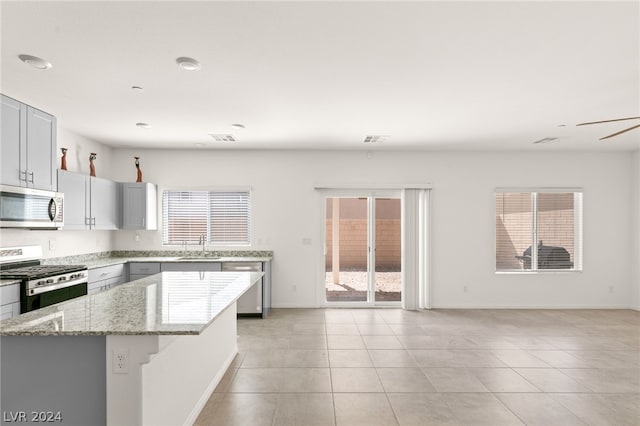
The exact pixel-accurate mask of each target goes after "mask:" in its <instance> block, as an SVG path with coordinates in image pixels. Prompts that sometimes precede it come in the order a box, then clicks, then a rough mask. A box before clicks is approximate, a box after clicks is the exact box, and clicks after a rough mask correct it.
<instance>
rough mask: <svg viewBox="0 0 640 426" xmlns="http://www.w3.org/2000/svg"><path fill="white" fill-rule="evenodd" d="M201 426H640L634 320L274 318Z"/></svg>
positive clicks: (525, 314)
mask: <svg viewBox="0 0 640 426" xmlns="http://www.w3.org/2000/svg"><path fill="white" fill-rule="evenodd" d="M238 334H239V339H238V345H239V354H238V356H237V357H236V359H235V360H234V362H233V364H232V366H231V367H230V368H229V370H228V371H227V374H226V375H225V376H224V378H223V380H222V381H221V383H220V384H219V386H218V388H217V389H216V390H215V392H214V394H213V395H212V397H211V398H210V400H209V401H208V403H207V404H206V406H205V407H204V408H203V410H202V412H201V413H200V416H199V418H198V420H197V422H196V424H197V425H225V426H233V425H251V426H260V425H295V426H304V425H350V426H351V425H353V426H355V425H366V426H374V425H492V426H493V425H522V424H527V425H544V426H548V425H585V424H589V425H615V426H622V425H640V312H636V311H627V310H432V311H403V310H400V309H362V310H356V309H274V310H272V313H271V315H270V316H269V318H267V319H264V320H260V319H257V320H256V319H248V320H239V321H238Z"/></svg>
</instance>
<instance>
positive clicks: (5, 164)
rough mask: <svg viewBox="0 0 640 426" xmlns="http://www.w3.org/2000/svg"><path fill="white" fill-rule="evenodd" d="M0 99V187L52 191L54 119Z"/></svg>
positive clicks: (53, 184)
mask: <svg viewBox="0 0 640 426" xmlns="http://www.w3.org/2000/svg"><path fill="white" fill-rule="evenodd" d="M0 97H1V99H0V103H1V105H2V110H1V114H2V117H1V119H0V120H1V122H2V125H1V128H2V130H1V137H2V141H1V142H2V143H1V145H2V160H1V166H2V167H1V170H2V172H1V179H2V181H1V182H0V183H2V184H3V185H13V186H22V187H27V188H35V189H43V190H48V191H52V190H55V187H56V179H55V160H56V155H55V150H56V118H55V117H54V116H52V115H51V114H47V113H46V112H43V111H40V110H38V109H36V108H33V107H30V106H28V105H25V104H23V103H21V102H18V101H16V100H15V99H11V98H9V97H7V96H4V95H0Z"/></svg>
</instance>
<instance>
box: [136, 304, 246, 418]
mask: <svg viewBox="0 0 640 426" xmlns="http://www.w3.org/2000/svg"><path fill="white" fill-rule="evenodd" d="M236 312H237V310H236V304H235V303H233V304H232V305H231V306H229V307H228V308H227V309H225V310H224V311H223V312H222V313H221V314H220V315H219V316H218V317H217V318H216V319H215V320H214V321H213V323H211V324H210V325H209V326H208V327H207V328H206V329H205V330H204V331H203V332H202V333H201V334H200V335H198V336H178V337H177V338H175V339H172V338H171V336H161V341H160V350H159V352H158V353H157V354H155V355H153V356H152V357H151V360H150V362H149V363H148V364H145V365H144V366H143V367H142V389H143V391H142V399H143V403H142V407H143V408H142V410H143V411H142V424H143V425H154V426H160V425H178V424H192V423H193V422H194V421H195V420H196V418H197V416H198V414H199V413H200V411H201V410H202V408H203V407H204V405H205V404H206V402H207V400H208V399H209V397H210V396H211V394H212V393H213V391H214V389H215V388H216V386H217V385H218V383H219V382H220V380H222V377H223V376H224V373H225V372H226V371H227V368H228V367H229V365H230V364H231V362H232V361H233V359H234V357H235V355H236V354H237V353H238V344H237V321H236V315H237V313H236ZM165 338H166V339H167V340H169V341H168V342H167V343H168V344H164V342H162V339H165Z"/></svg>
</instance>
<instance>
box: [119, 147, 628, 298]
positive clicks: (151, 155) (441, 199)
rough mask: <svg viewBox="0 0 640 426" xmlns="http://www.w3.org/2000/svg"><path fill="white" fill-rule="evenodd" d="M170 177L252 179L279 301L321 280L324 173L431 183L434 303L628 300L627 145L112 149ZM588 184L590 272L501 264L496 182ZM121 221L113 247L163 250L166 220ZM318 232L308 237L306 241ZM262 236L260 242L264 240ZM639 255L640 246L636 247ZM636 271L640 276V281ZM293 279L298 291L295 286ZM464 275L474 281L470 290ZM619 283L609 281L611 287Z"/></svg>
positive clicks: (124, 160) (311, 289) (124, 168)
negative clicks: (370, 151) (161, 226)
mask: <svg viewBox="0 0 640 426" xmlns="http://www.w3.org/2000/svg"><path fill="white" fill-rule="evenodd" d="M134 155H139V156H140V157H141V164H142V170H143V174H144V180H145V181H149V182H154V183H157V184H158V185H159V187H160V190H162V189H167V188H196V187H200V188H202V187H212V186H222V187H224V186H225V185H247V186H251V187H252V188H253V193H252V203H253V207H252V208H253V223H252V226H253V243H254V245H253V247H252V248H255V249H271V250H274V263H273V283H274V288H273V299H272V300H273V305H274V306H280V307H291V306H301V307H302V306H317V305H318V303H319V301H318V300H317V294H318V292H317V286H318V285H320V284H319V283H320V282H321V280H322V277H321V274H320V271H322V261H323V259H322V254H321V253H322V243H323V241H322V233H321V221H322V218H323V214H322V211H321V206H322V204H321V199H320V196H319V195H318V193H317V192H316V191H314V186H315V185H316V184H325V183H333V182H335V183H338V184H358V183H366V184H373V183H380V184H384V183H407V182H408V183H422V182H430V183H432V184H433V196H432V227H433V228H432V249H433V258H432V261H433V267H432V306H433V307H518V306H520V307H629V306H630V302H629V300H630V297H631V296H632V292H633V291H632V288H631V280H632V277H631V274H632V267H631V265H630V262H631V257H630V255H629V253H630V250H631V249H632V237H631V235H630V232H629V224H630V223H631V201H630V199H629V194H630V192H631V186H632V184H631V162H630V161H629V159H630V154H629V153H611V154H608V153H561V152H557V153H548V152H547V153H532V152H520V153H499V152H496V153H471V152H466V153H465V152H450V153H438V152H383V151H376V152H374V155H373V156H372V158H368V156H367V154H366V153H365V152H353V151H264V152H261V151H249V152H241V151H196V150H184V151H166V150H136V151H133V150H128V149H117V150H114V155H113V160H114V164H120V165H121V166H119V167H115V168H114V169H113V170H114V176H113V178H114V179H116V180H122V181H126V180H130V181H132V180H133V179H134V174H133V173H132V171H131V170H130V169H131V167H130V165H131V163H132V157H133V156H134ZM499 186H500V187H503V186H562V187H567V186H568V187H582V188H583V189H584V271H583V272H581V273H562V274H558V273H556V274H553V273H550V274H540V275H522V276H514V275H496V274H495V273H494V264H495V257H494V204H493V203H494V197H493V193H494V189H495V187H499ZM134 236H135V233H134V232H128V231H119V232H117V233H116V235H115V239H114V248H115V249H161V248H162V246H161V241H162V234H161V231H145V232H140V236H141V238H140V241H139V242H136V241H135V238H134ZM303 238H311V239H312V245H311V246H308V245H303V244H302V239H303ZM259 242H261V244H259ZM636 258H637V257H636ZM636 282H637V280H636ZM294 286H295V291H294ZM464 286H467V288H468V292H467V293H465V292H463V287H464ZM610 287H613V292H610Z"/></svg>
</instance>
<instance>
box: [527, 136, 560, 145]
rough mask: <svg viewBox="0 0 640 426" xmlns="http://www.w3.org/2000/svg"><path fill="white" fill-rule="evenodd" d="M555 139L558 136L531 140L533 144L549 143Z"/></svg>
mask: <svg viewBox="0 0 640 426" xmlns="http://www.w3.org/2000/svg"><path fill="white" fill-rule="evenodd" d="M555 140H558V138H548V137H547V138H542V139H540V140H537V141H535V142H532V143H534V144H537V143H551V142H553V141H555Z"/></svg>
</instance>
